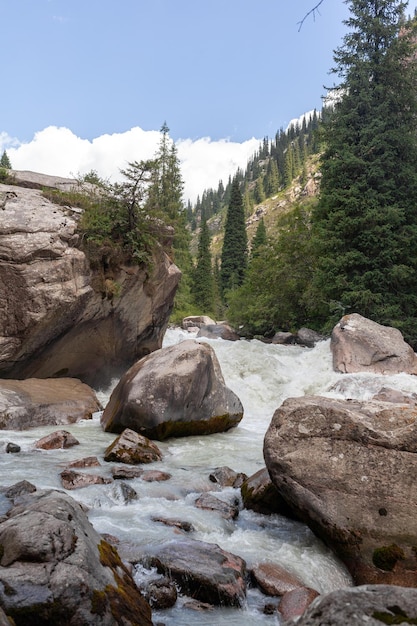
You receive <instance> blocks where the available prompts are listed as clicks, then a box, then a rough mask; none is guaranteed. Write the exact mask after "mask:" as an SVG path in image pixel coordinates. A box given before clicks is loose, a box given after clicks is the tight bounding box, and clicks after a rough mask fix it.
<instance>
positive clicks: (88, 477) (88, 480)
mask: <svg viewBox="0 0 417 626" xmlns="http://www.w3.org/2000/svg"><path fill="white" fill-rule="evenodd" d="M60 476H61V481H62V486H63V487H64V489H68V490H72V489H81V488H82V487H89V486H90V485H108V484H109V483H111V482H112V479H111V478H106V477H104V476H97V475H96V474H86V473H85V472H74V470H71V469H65V470H63V471H62V472H61V474H60Z"/></svg>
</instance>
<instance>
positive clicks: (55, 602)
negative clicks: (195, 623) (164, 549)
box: [0, 491, 152, 626]
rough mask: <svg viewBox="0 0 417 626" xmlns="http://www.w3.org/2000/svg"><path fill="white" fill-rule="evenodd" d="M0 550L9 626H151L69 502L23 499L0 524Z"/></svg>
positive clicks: (114, 562) (1, 601) (112, 557)
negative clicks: (69, 625) (32, 625)
mask: <svg viewBox="0 0 417 626" xmlns="http://www.w3.org/2000/svg"><path fill="white" fill-rule="evenodd" d="M0 546H1V551H0V605H1V606H2V608H3V609H4V611H5V613H6V615H7V616H9V617H10V618H12V619H13V620H14V622H12V623H14V624H16V626H27V625H28V624H92V625H94V624H97V625H100V626H113V625H114V624H126V626H129V625H130V626H152V621H151V610H150V607H149V605H148V603H147V602H146V601H145V599H144V598H143V597H142V595H141V593H140V591H139V590H138V588H137V587H136V585H135V583H134V581H133V579H132V576H131V574H130V573H129V571H128V570H127V568H126V567H125V566H124V565H123V563H122V561H121V560H120V557H119V555H118V553H117V551H116V550H115V548H113V547H112V546H110V545H109V544H108V543H106V542H105V541H104V540H102V539H101V537H100V536H99V535H98V533H97V532H96V531H95V530H94V529H93V527H92V526H91V524H90V522H89V521H88V518H87V514H86V513H85V511H84V509H83V508H82V506H81V505H80V504H78V503H77V502H75V501H74V500H73V499H72V498H71V497H70V496H67V495H66V494H64V493H61V492H58V491H42V492H36V491H35V492H34V493H31V494H27V495H26V496H23V497H22V498H21V499H20V503H19V504H17V505H16V506H14V507H13V508H11V509H10V510H9V511H8V513H7V519H5V520H4V518H2V521H1V522H0Z"/></svg>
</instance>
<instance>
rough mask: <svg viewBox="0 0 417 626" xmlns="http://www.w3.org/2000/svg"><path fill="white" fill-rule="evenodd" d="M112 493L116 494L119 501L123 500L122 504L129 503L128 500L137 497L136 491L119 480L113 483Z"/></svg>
mask: <svg viewBox="0 0 417 626" xmlns="http://www.w3.org/2000/svg"><path fill="white" fill-rule="evenodd" d="M113 495H114V496H116V498H117V499H118V500H119V501H120V502H123V504H129V503H130V502H133V500H137V499H138V494H137V491H136V490H135V489H133V487H131V486H130V485H128V484H127V483H124V482H122V481H121V480H118V481H117V483H115V485H114V489H113Z"/></svg>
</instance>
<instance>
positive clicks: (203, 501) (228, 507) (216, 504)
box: [195, 493, 239, 520]
mask: <svg viewBox="0 0 417 626" xmlns="http://www.w3.org/2000/svg"><path fill="white" fill-rule="evenodd" d="M195 506H196V507H197V508H198V509H204V510H205V511H214V512H216V513H219V514H220V515H221V516H222V517H224V519H228V520H234V519H236V518H237V517H238V515H239V501H238V499H237V498H234V499H233V502H231V503H229V502H225V501H224V500H220V498H216V497H215V496H213V495H212V494H211V493H203V494H202V495H201V496H199V497H198V498H197V500H196V501H195Z"/></svg>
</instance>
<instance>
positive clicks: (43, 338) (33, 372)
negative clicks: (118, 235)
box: [0, 173, 180, 387]
mask: <svg viewBox="0 0 417 626" xmlns="http://www.w3.org/2000/svg"><path fill="white" fill-rule="evenodd" d="M17 174H18V173H15V175H17ZM28 174H32V176H29V178H31V180H26V179H27V178H28ZM47 178H48V179H52V180H49V186H53V179H54V177H47ZM42 180H43V178H42V176H41V175H37V174H33V173H26V176H23V178H22V182H21V184H22V185H23V184H24V185H31V186H32V187H36V186H38V187H40V186H42V185H43V182H42ZM65 180H66V179H57V182H56V185H55V186H56V187H58V188H60V187H61V188H62V185H64V188H65ZM23 181H24V182H23ZM37 181H38V182H37ZM67 183H68V184H69V183H71V184H72V185H74V181H68V180H67ZM0 192H4V194H6V195H5V201H4V203H3V204H4V206H3V205H2V207H1V208H2V210H0V291H1V293H2V303H1V306H0V329H1V336H0V375H1V376H2V377H7V378H30V377H36V378H49V377H56V376H63V375H65V376H69V377H75V378H80V379H81V380H83V381H84V382H87V383H89V384H90V385H92V386H95V387H96V386H97V385H99V384H100V383H102V382H104V381H106V382H107V377H108V376H111V375H112V373H113V372H114V370H115V369H119V371H122V370H124V369H126V368H127V367H129V366H130V365H131V364H132V363H133V362H134V361H135V360H137V359H138V358H140V357H141V356H143V355H145V354H148V353H149V352H151V351H153V350H156V349H158V348H160V347H161V344H162V337H163V334H164V332H165V329H166V326H167V323H168V318H169V314H170V311H171V309H172V305H173V298H174V295H175V291H176V288H177V285H178V282H179V278H180V272H179V270H178V268H177V267H176V266H175V265H174V264H173V263H172V261H171V260H170V259H169V258H168V256H167V255H166V254H165V253H164V252H163V251H162V249H159V248H158V249H155V252H154V258H153V260H152V263H151V264H150V265H149V267H147V268H144V267H139V266H138V265H124V266H120V267H119V268H118V269H117V270H113V269H112V271H111V275H110V274H109V273H108V268H107V266H106V263H107V261H106V258H105V255H103V258H102V259H101V262H100V263H98V267H96V268H95V269H94V271H93V270H92V269H91V267H90V263H89V261H88V259H87V257H86V255H85V254H84V252H83V251H82V250H81V244H82V242H81V239H80V235H79V234H78V230H77V226H78V221H79V217H80V214H81V210H80V209H77V208H71V207H68V206H66V207H62V206H58V205H56V204H53V203H52V202H50V201H49V200H47V199H46V198H44V197H43V196H42V192H41V191H40V190H39V189H33V188H32V189H30V188H27V187H19V186H10V185H0ZM8 192H9V195H8V196H7V193H8Z"/></svg>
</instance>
